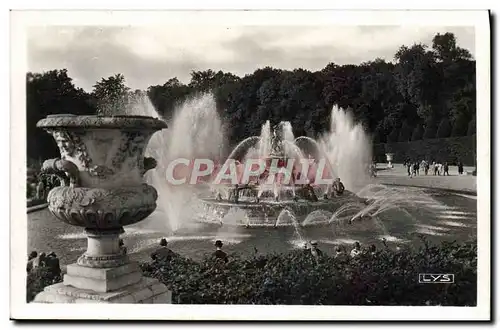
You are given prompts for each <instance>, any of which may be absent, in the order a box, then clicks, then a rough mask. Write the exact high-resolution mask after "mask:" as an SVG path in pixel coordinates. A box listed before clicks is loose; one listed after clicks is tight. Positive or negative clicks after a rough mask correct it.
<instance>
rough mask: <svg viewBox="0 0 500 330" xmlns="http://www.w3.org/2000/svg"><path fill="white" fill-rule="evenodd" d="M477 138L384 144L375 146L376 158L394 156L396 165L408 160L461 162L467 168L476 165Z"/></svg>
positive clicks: (473, 136)
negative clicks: (388, 154)
mask: <svg viewBox="0 0 500 330" xmlns="http://www.w3.org/2000/svg"><path fill="white" fill-rule="evenodd" d="M475 150H476V136H475V135H472V136H463V137H451V138H446V139H430V140H419V141H411V142H397V143H384V144H379V145H374V147H373V151H374V157H376V159H383V162H385V153H389V152H390V153H393V154H394V160H393V162H394V163H403V162H404V161H405V160H406V159H407V158H410V159H415V160H417V159H418V160H422V159H427V160H428V161H433V160H434V161H441V162H448V163H449V164H455V163H456V162H457V160H461V161H462V163H463V164H464V165H466V166H473V165H474V164H475V157H476V154H475Z"/></svg>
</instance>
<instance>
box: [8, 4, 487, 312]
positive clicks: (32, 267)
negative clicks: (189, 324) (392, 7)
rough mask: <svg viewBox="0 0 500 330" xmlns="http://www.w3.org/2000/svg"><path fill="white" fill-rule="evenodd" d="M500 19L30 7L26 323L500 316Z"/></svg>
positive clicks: (18, 220)
mask: <svg viewBox="0 0 500 330" xmlns="http://www.w3.org/2000/svg"><path fill="white" fill-rule="evenodd" d="M489 20H490V17H489V13H488V12H487V11H445V10H443V11H328V10H325V11H141V12H140V13H139V12H133V11H81V12H80V11H12V12H11V68H12V69H11V91H12V92H11V96H12V100H11V105H12V108H11V118H12V121H11V136H12V139H11V177H12V182H11V218H10V222H11V228H12V231H11V259H10V260H11V268H10V271H11V279H12V281H11V292H10V295H11V317H12V318H13V319H128V320H146V319H148V320H151V319H160V320H161V319H163V320H285V321H288V320H348V321H360V320H489V319H490V317H491V316H490V295H491V293H490V289H491V285H490V281H491V278H490V274H491V271H490V267H491V265H490V253H491V251H490V26H489ZM101 304H106V308H102V305H101ZM131 304H134V305H133V306H131ZM145 305H147V306H145Z"/></svg>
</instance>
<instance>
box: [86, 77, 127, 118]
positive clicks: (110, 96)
mask: <svg viewBox="0 0 500 330" xmlns="http://www.w3.org/2000/svg"><path fill="white" fill-rule="evenodd" d="M93 87H94V89H93V91H92V96H93V97H94V101H95V104H96V108H97V112H98V113H99V114H100V115H108V116H109V115H119V114H121V115H123V114H126V113H127V110H128V109H127V108H128V106H129V91H130V88H128V87H127V86H126V85H125V77H124V76H123V75H122V74H116V75H114V76H110V77H108V78H102V79H101V81H99V82H97V83H96V84H95V85H94V86H93Z"/></svg>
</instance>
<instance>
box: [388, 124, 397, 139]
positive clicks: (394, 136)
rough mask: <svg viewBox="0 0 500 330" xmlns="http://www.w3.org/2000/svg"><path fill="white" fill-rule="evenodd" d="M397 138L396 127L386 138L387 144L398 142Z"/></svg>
mask: <svg viewBox="0 0 500 330" xmlns="http://www.w3.org/2000/svg"><path fill="white" fill-rule="evenodd" d="M398 138H399V129H398V128H397V127H394V128H393V129H392V131H391V133H389V135H388V136H387V142H398Z"/></svg>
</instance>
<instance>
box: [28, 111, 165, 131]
mask: <svg viewBox="0 0 500 330" xmlns="http://www.w3.org/2000/svg"><path fill="white" fill-rule="evenodd" d="M36 126H37V127H40V128H116V129H127V128H128V129H134V128H136V129H145V128H148V129H165V128H168V125H167V123H166V122H164V121H163V120H161V119H158V118H155V117H150V116H136V115H134V116H127V115H116V116H103V115H82V116H79V115H72V114H56V115H48V116H47V117H45V118H43V119H41V120H39V121H38V122H37V124H36Z"/></svg>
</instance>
